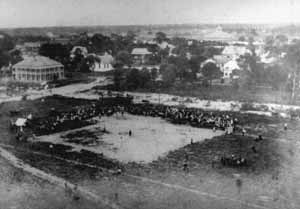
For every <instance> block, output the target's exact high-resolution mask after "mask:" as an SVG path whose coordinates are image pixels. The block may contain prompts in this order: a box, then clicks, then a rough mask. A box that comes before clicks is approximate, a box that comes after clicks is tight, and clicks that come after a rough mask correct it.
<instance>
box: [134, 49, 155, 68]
mask: <svg viewBox="0 0 300 209" xmlns="http://www.w3.org/2000/svg"><path fill="white" fill-rule="evenodd" d="M151 54H152V53H151V52H149V51H148V49H147V48H134V49H133V50H132V52H131V55H132V56H133V61H134V64H135V65H141V64H144V63H145V62H146V60H147V57H148V56H150V55H151Z"/></svg>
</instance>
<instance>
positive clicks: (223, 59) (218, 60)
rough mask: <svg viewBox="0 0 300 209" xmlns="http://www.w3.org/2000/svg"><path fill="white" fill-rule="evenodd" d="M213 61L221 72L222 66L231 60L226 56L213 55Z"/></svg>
mask: <svg viewBox="0 0 300 209" xmlns="http://www.w3.org/2000/svg"><path fill="white" fill-rule="evenodd" d="M213 60H214V61H215V64H216V65H217V67H218V68H220V70H221V71H222V72H223V69H224V65H225V64H226V63H227V62H229V61H230V60H231V57H230V56H227V55H214V56H213Z"/></svg>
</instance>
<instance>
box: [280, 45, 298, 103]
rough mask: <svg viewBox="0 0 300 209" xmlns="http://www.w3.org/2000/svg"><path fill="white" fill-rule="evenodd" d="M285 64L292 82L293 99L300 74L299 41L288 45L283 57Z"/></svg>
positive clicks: (293, 98)
mask: <svg viewBox="0 0 300 209" xmlns="http://www.w3.org/2000/svg"><path fill="white" fill-rule="evenodd" d="M284 63H285V66H286V68H287V70H288V72H289V74H290V79H291V83H292V89H291V91H292V92H291V100H292V101H294V100H295V94H296V90H297V88H298V87H299V86H297V83H299V75H300V43H296V44H294V45H290V46H289V47H288V49H287V54H286V56H285V58H284Z"/></svg>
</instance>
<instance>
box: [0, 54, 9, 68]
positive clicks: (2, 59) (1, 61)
mask: <svg viewBox="0 0 300 209" xmlns="http://www.w3.org/2000/svg"><path fill="white" fill-rule="evenodd" d="M9 62H10V56H9V54H8V53H7V52H5V51H3V50H0V68H1V67H3V66H8V65H9Z"/></svg>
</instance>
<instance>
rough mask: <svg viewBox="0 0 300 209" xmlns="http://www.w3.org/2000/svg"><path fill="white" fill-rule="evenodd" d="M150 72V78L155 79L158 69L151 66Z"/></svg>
mask: <svg viewBox="0 0 300 209" xmlns="http://www.w3.org/2000/svg"><path fill="white" fill-rule="evenodd" d="M150 74H151V80H152V81H155V79H156V78H157V76H158V70H157V69H156V68H152V69H151V71H150Z"/></svg>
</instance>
